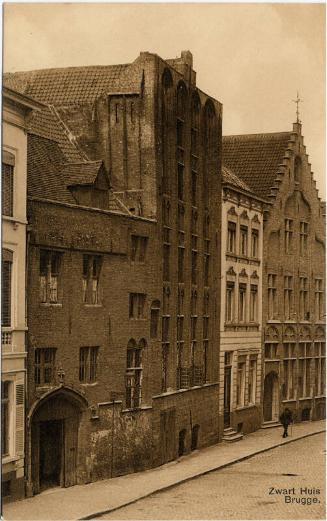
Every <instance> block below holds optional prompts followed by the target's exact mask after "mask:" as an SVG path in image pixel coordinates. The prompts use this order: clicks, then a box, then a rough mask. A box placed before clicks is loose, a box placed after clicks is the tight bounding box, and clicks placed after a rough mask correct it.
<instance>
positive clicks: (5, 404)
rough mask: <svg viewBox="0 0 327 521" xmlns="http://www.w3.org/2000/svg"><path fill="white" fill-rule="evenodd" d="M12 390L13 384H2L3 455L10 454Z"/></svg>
mask: <svg viewBox="0 0 327 521" xmlns="http://www.w3.org/2000/svg"><path fill="white" fill-rule="evenodd" d="M10 388H11V382H1V453H2V456H8V454H9V452H10Z"/></svg>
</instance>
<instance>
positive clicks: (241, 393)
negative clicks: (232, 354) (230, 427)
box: [236, 356, 246, 407]
mask: <svg viewBox="0 0 327 521" xmlns="http://www.w3.org/2000/svg"><path fill="white" fill-rule="evenodd" d="M245 363H246V357H245V356H239V357H238V361H237V382H236V405H237V407H243V406H244V404H245Z"/></svg>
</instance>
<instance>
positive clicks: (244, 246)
mask: <svg viewBox="0 0 327 521" xmlns="http://www.w3.org/2000/svg"><path fill="white" fill-rule="evenodd" d="M240 252H241V255H247V254H248V227H247V226H243V225H242V226H240Z"/></svg>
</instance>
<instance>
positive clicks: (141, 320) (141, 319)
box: [129, 315, 170, 322]
mask: <svg viewBox="0 0 327 521" xmlns="http://www.w3.org/2000/svg"><path fill="white" fill-rule="evenodd" d="M164 316H168V315H164ZM169 316H170V315H169ZM129 319H130V320H138V321H140V322H145V321H147V320H148V319H147V318H144V317H142V318H136V317H129Z"/></svg>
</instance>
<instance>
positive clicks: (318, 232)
mask: <svg viewBox="0 0 327 521" xmlns="http://www.w3.org/2000/svg"><path fill="white" fill-rule="evenodd" d="M301 132H302V129H301V124H300V123H299V122H297V123H294V125H293V130H292V131H291V132H283V133H274V134H254V135H243V136H226V137H224V138H223V162H224V165H225V166H227V167H228V168H230V169H232V170H233V172H234V173H235V174H237V176H238V177H240V178H241V179H242V180H243V181H244V182H246V183H247V184H248V185H249V187H250V188H251V190H253V191H254V193H256V194H257V195H259V196H261V197H264V198H266V199H268V200H269V201H270V203H271V205H270V208H269V210H268V211H267V213H266V215H265V221H264V245H263V268H264V269H263V327H264V334H263V349H264V379H263V381H264V384H263V420H264V422H265V423H266V424H269V423H274V422H276V421H278V418H279V414H280V411H281V410H282V409H283V408H284V407H286V406H287V407H289V408H290V409H291V410H292V411H293V412H294V416H295V418H296V419H297V420H298V421H301V420H309V419H318V418H323V417H325V394H326V390H325V342H326V340H325V338H326V334H325V318H326V316H325V212H324V203H322V202H321V200H320V198H319V196H318V191H317V189H316V184H315V181H314V179H313V174H312V172H311V165H310V163H309V160H308V155H307V153H306V148H305V146H304V144H303V137H302V133H301Z"/></svg>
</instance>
